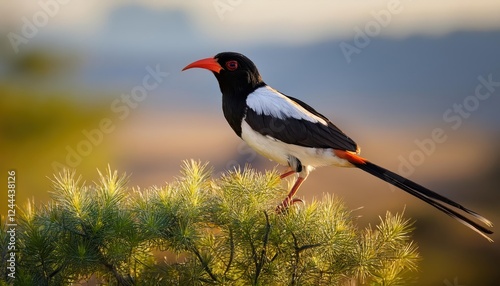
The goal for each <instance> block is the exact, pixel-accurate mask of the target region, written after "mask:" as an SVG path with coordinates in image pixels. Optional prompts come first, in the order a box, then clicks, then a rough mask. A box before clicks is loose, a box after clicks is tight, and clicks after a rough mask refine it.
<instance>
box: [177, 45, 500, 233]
mask: <svg viewBox="0 0 500 286" xmlns="http://www.w3.org/2000/svg"><path fill="white" fill-rule="evenodd" d="M190 68H203V69H207V70H210V71H212V72H213V74H214V75H215V78H216V79H217V81H218V82H219V87H220V90H221V92H222V110H223V112H224V117H225V118H226V120H227V122H228V123H229V125H230V126H231V128H232V129H233V130H234V132H235V133H236V135H238V136H239V137H241V139H243V140H244V141H245V142H246V143H247V144H248V145H249V146H250V147H252V148H253V149H255V151H257V152H258V153H259V154H261V155H263V156H265V157H267V158H269V159H271V160H273V161H276V162H277V163H279V164H282V165H288V170H287V171H286V172H285V173H284V174H283V175H281V178H285V177H287V176H289V175H292V174H298V177H297V180H296V181H295V184H294V185H293V187H292V189H291V191H290V193H289V194H288V196H287V197H286V198H285V199H284V200H283V202H282V204H281V205H280V208H286V207H288V206H289V205H291V204H293V203H294V202H296V201H300V200H298V199H294V195H295V193H296V192H297V190H298V189H299V187H300V185H301V184H302V183H303V182H304V180H305V179H306V178H307V176H308V175H309V173H310V172H311V171H312V170H313V169H314V168H315V167H321V166H331V165H333V166H339V167H357V168H359V169H361V170H363V171H365V172H367V173H370V174H372V175H374V176H376V177H378V178H380V179H382V180H384V181H386V182H388V183H390V184H392V185H394V186H396V187H399V188H400V189H402V190H404V191H406V192H408V193H409V194H411V195H413V196H415V197H417V198H419V199H421V200H423V201H424V202H426V203H428V204H430V205H432V206H433V207H435V208H437V209H438V210H440V211H442V212H444V213H446V214H447V215H449V216H451V217H453V218H455V219H457V220H458V221H459V222H461V223H463V224H464V225H466V226H467V227H469V228H471V229H472V230H474V231H476V232H477V233H479V234H480V235H482V236H483V237H485V238H486V239H487V240H489V241H493V240H491V238H489V237H488V236H487V235H486V234H492V233H493V232H492V231H491V230H490V229H488V228H486V227H484V226H482V225H481V224H479V223H477V222H475V221H473V220H472V219H471V218H469V217H466V216H465V214H460V213H459V212H458V211H463V212H465V213H467V214H468V215H471V216H472V217H474V218H476V219H477V220H479V221H480V222H482V223H483V224H485V225H486V226H488V227H492V226H493V224H492V223H491V222H490V221H489V220H487V219H486V218H484V217H482V216H481V215H479V214H478V213H476V212H474V211H472V210H469V209H467V208H465V207H463V206H462V205H460V204H458V203H456V202H454V201H452V200H450V199H448V198H446V197H444V196H442V195H439V194H437V193H435V192H433V191H431V190H429V189H427V188H425V187H423V186H421V185H419V184H417V183H415V182H413V181H410V180H408V179H406V178H404V177H401V176H399V175H398V174H396V173H394V172H391V171H389V170H387V169H384V168H382V167H380V166H377V165H375V164H373V163H371V162H370V161H368V160H366V159H364V158H362V157H360V156H359V153H360V148H359V147H358V145H357V144H356V143H355V142H354V140H352V139H351V138H349V137H348V136H347V135H346V134H345V133H344V132H342V131H341V130H340V129H339V128H338V127H337V126H335V125H334V124H333V123H332V122H331V121H330V120H328V118H326V117H325V116H323V115H322V114H320V113H319V112H317V111H316V110H315V109H314V108H312V107H311V106H309V105H307V104H306V103H304V102H303V101H301V100H299V99H297V98H293V97H291V96H287V95H285V94H283V93H281V92H279V91H277V90H276V89H274V88H272V87H270V86H269V85H267V84H266V83H265V82H264V81H263V80H262V77H261V76H260V74H259V71H258V70H257V67H256V66H255V64H254V63H253V62H252V61H251V60H250V59H248V58H247V57H246V56H244V55H242V54H239V53H234V52H224V53H219V54H217V55H216V56H215V57H213V58H206V59H201V60H198V61H195V62H193V63H191V64H189V65H187V66H186V67H185V68H184V69H183V70H187V69H190Z"/></svg>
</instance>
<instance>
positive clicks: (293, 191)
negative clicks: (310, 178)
mask: <svg viewBox="0 0 500 286" xmlns="http://www.w3.org/2000/svg"><path fill="white" fill-rule="evenodd" d="M304 180H305V178H302V177H298V178H297V181H295V184H293V187H292V189H291V190H290V192H289V193H288V195H287V196H286V198H285V199H284V200H283V202H281V204H279V205H278V207H276V211H277V212H283V210H285V209H287V208H288V207H289V206H291V205H293V204H295V203H297V202H301V203H303V201H302V200H301V199H294V198H293V196H294V195H295V194H296V193H297V191H298V190H299V188H300V185H301V184H302V183H303V182H304Z"/></svg>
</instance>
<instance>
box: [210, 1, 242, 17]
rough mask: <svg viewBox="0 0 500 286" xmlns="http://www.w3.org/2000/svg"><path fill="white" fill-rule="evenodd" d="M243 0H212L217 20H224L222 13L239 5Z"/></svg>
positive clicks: (230, 10)
mask: <svg viewBox="0 0 500 286" xmlns="http://www.w3.org/2000/svg"><path fill="white" fill-rule="evenodd" d="M244 1H245V0H214V1H213V2H212V5H213V7H214V9H215V12H216V13H217V16H218V17H219V20H221V21H224V15H225V14H226V13H227V12H232V11H234V9H235V8H236V7H238V6H240V5H241V3H243V2H244Z"/></svg>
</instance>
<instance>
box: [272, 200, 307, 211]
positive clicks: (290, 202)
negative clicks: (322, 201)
mask: <svg viewBox="0 0 500 286" xmlns="http://www.w3.org/2000/svg"><path fill="white" fill-rule="evenodd" d="M296 203H302V204H303V203H304V201H303V200H301V199H298V198H290V197H286V199H284V200H283V202H281V204H279V205H278V206H277V207H276V212H277V213H279V214H281V213H284V212H286V211H287V210H288V208H289V207H290V206H292V205H294V204H296Z"/></svg>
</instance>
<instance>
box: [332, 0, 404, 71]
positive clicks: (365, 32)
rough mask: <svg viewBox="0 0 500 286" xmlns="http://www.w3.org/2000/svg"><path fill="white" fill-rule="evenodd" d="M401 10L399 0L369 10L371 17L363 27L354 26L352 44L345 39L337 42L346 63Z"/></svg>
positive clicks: (391, 0) (402, 8)
mask: <svg viewBox="0 0 500 286" xmlns="http://www.w3.org/2000/svg"><path fill="white" fill-rule="evenodd" d="M403 10H404V6H403V5H402V4H401V1H400V0H389V2H387V5H386V7H385V9H382V10H379V11H371V12H370V15H371V17H372V19H371V20H369V21H368V22H366V23H365V25H364V27H363V28H360V27H358V26H356V27H354V33H355V34H354V38H353V40H352V44H350V43H347V42H345V41H342V42H341V43H340V44H339V48H340V50H341V51H342V54H343V55H344V58H345V60H346V61H347V63H348V64H349V63H351V61H352V56H353V55H355V54H356V55H359V54H360V53H361V52H362V51H363V49H365V48H366V47H368V45H370V43H371V38H375V37H377V36H379V35H380V33H381V32H382V29H383V28H386V27H387V26H389V25H390V24H391V22H392V20H393V16H394V15H398V14H400V13H401V12H403Z"/></svg>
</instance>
